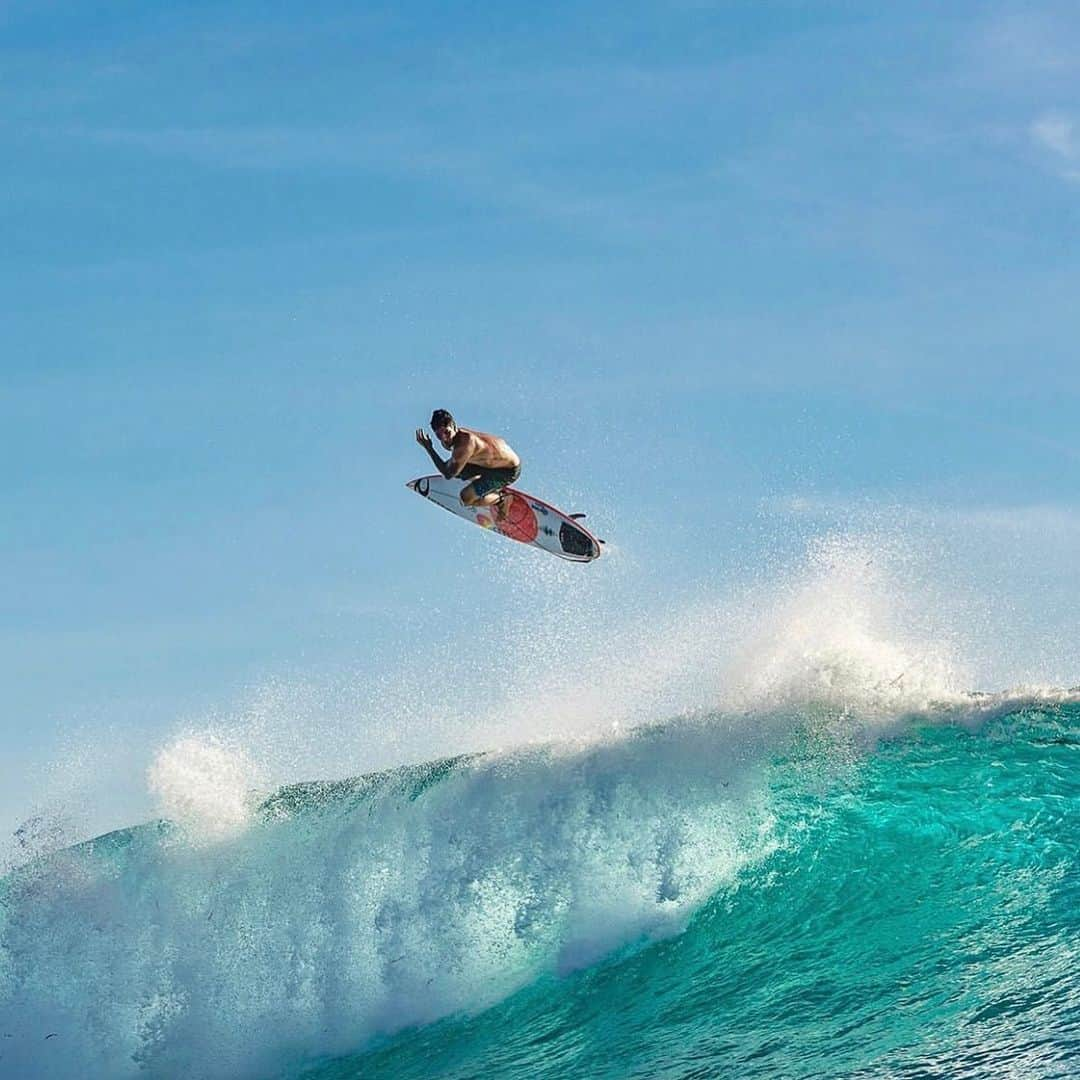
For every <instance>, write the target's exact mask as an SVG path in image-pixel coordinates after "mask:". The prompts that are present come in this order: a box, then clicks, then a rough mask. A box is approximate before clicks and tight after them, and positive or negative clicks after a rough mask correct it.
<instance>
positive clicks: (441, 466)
mask: <svg viewBox="0 0 1080 1080" xmlns="http://www.w3.org/2000/svg"><path fill="white" fill-rule="evenodd" d="M416 441H417V442H418V443H419V444H420V445H421V446H422V447H423V448H424V449H425V450H426V451H427V452H428V457H429V458H431V460H432V462H433V463H434V465H435V468H436V469H438V470H439V472H440V473H442V475H443V476H445V477H446V478H447V480H449V479H450V478H451V477H452V476H457V475H458V473H460V472H461V470H462V469H464V468H465V466H466V464H467V463H468V460H469V448H468V444H467V443H462V444H460V445H457V446H455V447H454V452H453V454H451V455H450V460H449V461H443V459H442V458H441V457H439V455H438V454H436V453H435V447H434V446H432V445H431V436H430V435H428V433H427V432H426V431H425V430H424V429H423V428H417V429H416ZM459 456H460V457H461V458H462V460H461V461H460V463H458V464H457V467H456V468H455V461H454V459H455V458H457V457H459Z"/></svg>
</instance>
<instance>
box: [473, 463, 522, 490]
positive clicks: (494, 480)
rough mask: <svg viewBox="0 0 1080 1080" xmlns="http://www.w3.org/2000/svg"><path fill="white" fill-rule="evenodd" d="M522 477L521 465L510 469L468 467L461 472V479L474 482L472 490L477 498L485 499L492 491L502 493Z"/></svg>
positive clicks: (482, 466)
mask: <svg viewBox="0 0 1080 1080" xmlns="http://www.w3.org/2000/svg"><path fill="white" fill-rule="evenodd" d="M520 475H521V466H520V465H515V466H513V467H512V468H509V469H489V468H488V467H487V466H486V465H466V466H465V468H464V469H462V470H461V479H462V480H470V481H472V489H473V491H475V492H476V495H477V498H483V496H485V495H487V494H488V493H489V492H492V491H501V490H502V489H503V488H504V487H506V485H507V484H512V483H513V482H514V481H515V480H516V479H517V478H518V477H519V476H520Z"/></svg>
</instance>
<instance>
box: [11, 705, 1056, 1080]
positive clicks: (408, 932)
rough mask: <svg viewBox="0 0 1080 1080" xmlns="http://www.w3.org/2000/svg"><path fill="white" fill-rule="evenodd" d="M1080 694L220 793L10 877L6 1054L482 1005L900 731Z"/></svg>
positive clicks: (720, 885) (178, 1043)
mask: <svg viewBox="0 0 1080 1080" xmlns="http://www.w3.org/2000/svg"><path fill="white" fill-rule="evenodd" d="M1076 700H1077V698H1076V695H1075V694H1074V693H1069V692H1062V693H1058V694H1054V695H1042V696H1038V697H1037V696H1033V695H1031V694H1030V693H1028V692H1021V693H1019V694H1017V693H1013V694H1003V695H996V696H989V695H969V696H967V697H966V698H965V699H964V700H962V701H958V700H956V699H953V700H950V701H949V702H947V703H940V704H938V705H936V706H933V707H931V708H930V709H928V710H927V709H924V710H922V711H916V712H909V711H900V712H897V713H895V714H893V715H892V716H890V717H888V722H887V723H883V720H882V716H881V714H880V712H879V711H872V712H871V713H870V714H868V715H866V716H861V717H860V716H859V715H858V714H857V713H855V712H853V711H851V710H849V709H842V708H837V706H836V703H835V702H828V701H826V702H804V703H803V705H802V706H801V707H800V708H798V709H797V710H794V711H792V710H791V709H789V708H783V709H773V710H768V711H761V712H742V713H713V714H703V715H697V716H685V717H682V718H678V719H675V720H672V721H667V722H664V723H657V724H650V725H645V726H643V727H641V728H639V729H636V730H634V731H632V732H629V733H627V734H626V735H622V736H618V737H608V738H605V739H603V740H600V741H593V742H588V743H584V744H581V745H578V746H572V745H568V744H565V743H560V744H554V745H548V746H543V747H535V748H531V749H528V750H518V751H514V752H509V753H495V754H481V755H466V756H459V757H456V758H451V759H444V760H440V761H434V762H431V763H428V764H425V765H422V766H415V767H407V768H400V769H395V770H387V771H384V772H382V773H379V774H372V775H368V776H364V777H359V778H356V779H352V780H341V781H327V782H313V783H306V784H292V785H287V786H284V787H282V788H280V789H278V790H277V791H275V792H273V793H271V794H269V795H267V796H259V797H257V798H256V797H253V796H250V795H249V798H248V803H247V805H246V808H245V811H244V813H243V814H242V815H240V816H239V818H237V816H235V815H234V818H233V819H231V820H230V822H229V828H228V829H224V830H223V829H219V828H207V827H206V825H207V822H206V820H205V811H206V807H205V806H202V807H201V808H200V809H198V810H196V812H194V813H191V814H189V815H188V816H187V817H186V819H185V820H181V821H172V822H166V821H161V822H158V823H152V824H149V825H145V826H140V827H136V828H131V829H126V830H121V831H118V832H114V833H111V834H108V835H106V836H103V837H100V838H98V839H96V840H93V841H89V842H87V843H84V844H81V845H77V846H75V847H73V848H69V849H66V850H64V851H61V852H57V853H54V854H52V855H49V856H45V857H42V858H39V859H35V860H32V861H31V862H29V863H28V864H26V865H24V866H22V867H20V868H19V869H18V870H16V871H14V872H13V873H11V874H9V875H8V877H7V878H5V879H4V881H3V885H2V889H3V892H2V905H0V912H2V914H0V919H2V938H0V940H2V942H3V946H2V952H0V1001H2V1004H0V1027H2V1033H3V1034H4V1035H5V1036H6V1037H5V1039H4V1046H3V1050H2V1052H3V1055H4V1057H3V1060H2V1062H0V1068H2V1069H11V1070H14V1071H12V1072H10V1073H9V1075H18V1076H26V1077H33V1076H81V1077H85V1076H110V1077H121V1076H129V1075H149V1076H176V1075H199V1076H208V1077H210V1076H230V1077H237V1076H265V1075H279V1074H282V1073H285V1072H288V1071H290V1070H291V1069H294V1068H299V1067H300V1066H301V1065H302V1063H303V1062H304V1061H307V1060H309V1059H311V1058H312V1057H313V1056H323V1057H326V1056H329V1057H333V1056H335V1055H342V1054H347V1053H349V1052H355V1051H356V1050H357V1049H358V1048H360V1047H362V1046H364V1045H365V1044H367V1043H369V1042H370V1041H371V1040H372V1039H373V1038H376V1037H379V1036H386V1035H389V1034H392V1033H393V1032H395V1031H400V1030H401V1029H404V1028H410V1027H414V1026H417V1025H425V1024H429V1023H431V1022H433V1021H435V1020H438V1019H439V1018H441V1017H446V1016H452V1015H455V1014H458V1013H461V1012H468V1013H477V1012H480V1011H482V1010H484V1009H487V1008H489V1007H491V1006H493V1005H494V1004H495V1003H497V1002H499V1001H501V1000H503V999H505V998H507V997H508V996H510V995H513V994H514V993H515V992H518V991H520V990H522V988H525V987H528V986H530V985H532V984H535V983H537V981H538V980H542V979H544V978H548V977H557V976H565V975H568V974H569V973H571V972H574V971H576V970H578V969H581V968H583V967H587V966H589V965H592V964H595V963H597V962H598V961H600V960H601V959H602V958H603V957H604V956H607V955H610V954H612V953H617V952H619V950H625V949H626V948H628V947H631V948H639V947H641V946H642V945H643V944H644V943H647V942H650V941H653V942H655V941H657V940H663V939H666V938H669V937H670V936H672V935H676V934H678V933H680V932H681V931H683V930H684V929H685V928H686V926H687V924H688V921H689V920H690V919H691V918H692V917H693V916H694V914H695V913H696V912H699V911H701V910H703V909H705V908H707V906H708V904H709V902H710V901H713V902H715V898H716V897H717V896H718V895H725V894H726V893H727V892H729V891H730V890H732V889H735V888H737V887H738V886H739V884H740V882H741V883H742V884H743V887H746V883H748V882H753V881H755V879H754V877H753V873H752V870H753V868H755V867H757V868H760V867H762V866H766V865H769V864H770V862H771V861H772V860H774V859H775V858H776V855H777V853H778V852H780V851H783V850H790V849H792V848H795V849H798V848H799V847H800V845H801V844H803V842H804V840H803V836H804V833H805V830H806V827H807V822H808V821H810V820H812V819H813V818H814V816H815V815H816V814H818V813H819V812H820V805H817V804H816V800H819V799H820V798H821V797H822V792H823V790H824V789H823V787H822V785H823V783H824V784H825V788H829V789H830V790H831V789H832V788H834V787H835V783H834V782H835V780H836V778H837V777H838V776H840V777H842V776H848V775H852V776H855V775H858V772H859V770H860V769H861V768H862V767H863V766H862V763H863V762H865V761H867V760H874V758H875V757H877V756H880V753H881V751H880V750H874V746H875V745H876V743H877V740H880V739H881V737H882V736H883V735H884V736H886V737H887V738H897V739H900V740H901V741H902V742H903V741H904V740H909V739H910V738H911V737H912V732H916V731H918V730H921V728H923V727H925V726H926V725H937V726H940V725H942V724H945V725H948V726H951V727H955V728H958V729H960V730H966V729H975V730H978V731H980V732H981V734H980V735H979V736H978V737H979V738H980V739H981V740H984V741H985V739H987V738H991V737H993V738H1001V737H1004V736H1003V734H1002V733H1004V732H1006V731H1007V730H1008V729H1009V725H1010V724H1012V725H1014V726H1016V725H1021V726H1022V727H1023V731H1024V736H1023V739H1024V740H1025V741H1027V742H1031V740H1032V738H1033V734H1032V732H1033V731H1034V730H1035V728H1034V727H1033V724H1034V721H1033V720H1032V717H1044V718H1045V717H1047V716H1049V717H1051V720H1049V721H1047V723H1049V724H1050V726H1051V728H1053V730H1054V732H1055V733H1056V734H1055V737H1057V738H1066V737H1068V738H1073V737H1074V736H1075V720H1076V716H1077V712H1076V707H1075V704H1074V703H1075V701H1076ZM1062 715H1064V716H1066V717H1068V718H1071V722H1072V724H1073V726H1072V727H1069V725H1068V724H1062V723H1061V722H1059V720H1056V719H1053V718H1054V717H1060V716H1062ZM1055 725H1056V726H1055ZM987 733H989V734H987ZM868 736H871V737H870V738H869V739H868ZM185 753H186V754H187V755H188V758H187V759H186V760H183V759H184V755H185ZM172 755H173V756H172V757H171V758H165V759H162V760H161V761H159V763H158V767H159V777H158V780H159V782H160V783H161V784H163V785H164V786H165V787H168V786H169V784H170V783H171V782H172V781H170V780H169V779H167V777H166V775H165V774H166V773H167V772H168V771H169V770H170V769H173V770H176V771H178V772H179V773H180V774H181V775H186V776H188V777H189V779H190V777H191V775H192V772H193V770H194V771H195V772H198V771H199V770H200V769H201V770H203V774H204V775H202V776H201V778H200V779H199V780H198V782H196V783H195V785H194V786H195V788H196V789H198V788H199V787H200V785H202V786H205V783H206V775H205V774H206V773H207V771H208V773H209V775H211V776H216V778H217V780H218V781H219V782H223V783H225V784H226V786H229V785H235V784H236V783H237V782H242V780H243V777H244V775H245V774H244V771H243V769H242V768H237V767H235V763H233V764H230V763H229V762H228V761H227V760H226V756H224V751H222V749H221V748H220V747H218V748H216V751H215V752H214V753H207V752H206V748H205V747H202V748H193V747H192V746H191V745H190V744H188V745H187V746H186V747H173V748H172ZM215 770H216V772H215ZM823 777H827V778H828V779H827V781H823V779H822V778H823ZM211 786H212V785H211ZM826 801H827V800H826ZM219 804H220V799H214V800H210V805H212V806H216V805H219ZM225 805H227V806H230V807H231V806H235V794H234V793H230V794H229V795H228V797H227V798H226V800H225ZM189 809H190V806H189ZM200 815H203V816H202V817H201V816H200ZM838 835H843V833H840V834H838ZM833 842H834V843H835V842H836V841H833ZM871 869H872V870H873V872H874V873H876V874H879V875H880V874H882V873H885V872H887V868H885V867H882V866H877V867H872V868H871ZM760 886H761V881H760V880H757V887H760Z"/></svg>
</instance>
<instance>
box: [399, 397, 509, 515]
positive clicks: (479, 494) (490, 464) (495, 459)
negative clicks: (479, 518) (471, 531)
mask: <svg viewBox="0 0 1080 1080" xmlns="http://www.w3.org/2000/svg"><path fill="white" fill-rule="evenodd" d="M431 430H432V431H434V432H435V437H436V438H437V439H438V440H439V442H441V443H442V444H443V447H444V448H445V449H447V450H449V451H450V460H449V461H443V459H442V458H441V457H439V455H438V454H437V453H435V449H434V447H432V445H431V436H430V435H428V433H427V432H426V431H425V430H424V429H423V428H417V429H416V441H417V442H418V443H419V444H420V445H421V446H422V447H423V448H424V449H425V450H426V451H427V452H428V456H429V457H430V458H431V460H432V461H433V462H434V463H435V468H436V469H438V470H439V472H441V473H442V474H443V476H445V477H446V478H447V479H448V480H449V479H451V478H452V477H455V476H456V477H459V478H461V479H462V480H470V481H471V483H468V484H466V485H465V487H463V488H462V489H461V501H462V502H463V503H464V504H465V505H466V506H494V507H495V516H496V517H497V518H498V519H499V520H500V521H501V520H503V519H504V518H505V517H506V510H507V505H508V503H509V500H508V499H506V498H504V495H503V488H505V487H506V485H507V484H512V483H513V482H514V481H515V480H516V479H517V478H518V477H519V476H520V475H521V458H519V457H518V456H517V454H516V453H514V450H513V448H512V447H511V446H510V444H509V443H508V442H507V441H506V440H505V439H504V438H502V437H501V436H499V435H488V434H487V433H486V432H483V431H473V430H472V429H471V428H463V427H458V425H457V422H456V421H455V420H454V418H453V417H452V416H451V415H450V413H448V412H447V411H446V410H445V409H436V410H435V411H434V412H433V413H432V414H431Z"/></svg>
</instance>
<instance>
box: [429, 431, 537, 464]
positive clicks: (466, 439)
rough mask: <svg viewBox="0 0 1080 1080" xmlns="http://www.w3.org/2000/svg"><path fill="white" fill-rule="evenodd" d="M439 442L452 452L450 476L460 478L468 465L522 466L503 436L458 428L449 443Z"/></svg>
mask: <svg viewBox="0 0 1080 1080" xmlns="http://www.w3.org/2000/svg"><path fill="white" fill-rule="evenodd" d="M436 434H438V432H436ZM439 441H440V442H442V444H443V446H444V447H445V448H446V449H447V450H449V451H451V453H450V470H451V471H450V476H460V475H461V473H462V472H464V471H465V467H466V466H467V465H480V466H483V467H484V468H485V469H516V468H517V467H518V466H519V465H520V464H521V458H519V457H518V456H517V454H516V453H515V452H514V449H513V447H511V445H510V444H509V443H508V442H507V441H506V440H505V439H504V438H503V437H502V436H501V435H489V434H488V433H487V432H486V431H474V430H473V429H472V428H458V429H457V433H456V434H455V435H454V437H453V439H451V440H450V441H449V442H443V440H442V439H441V438H440V439H439Z"/></svg>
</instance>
